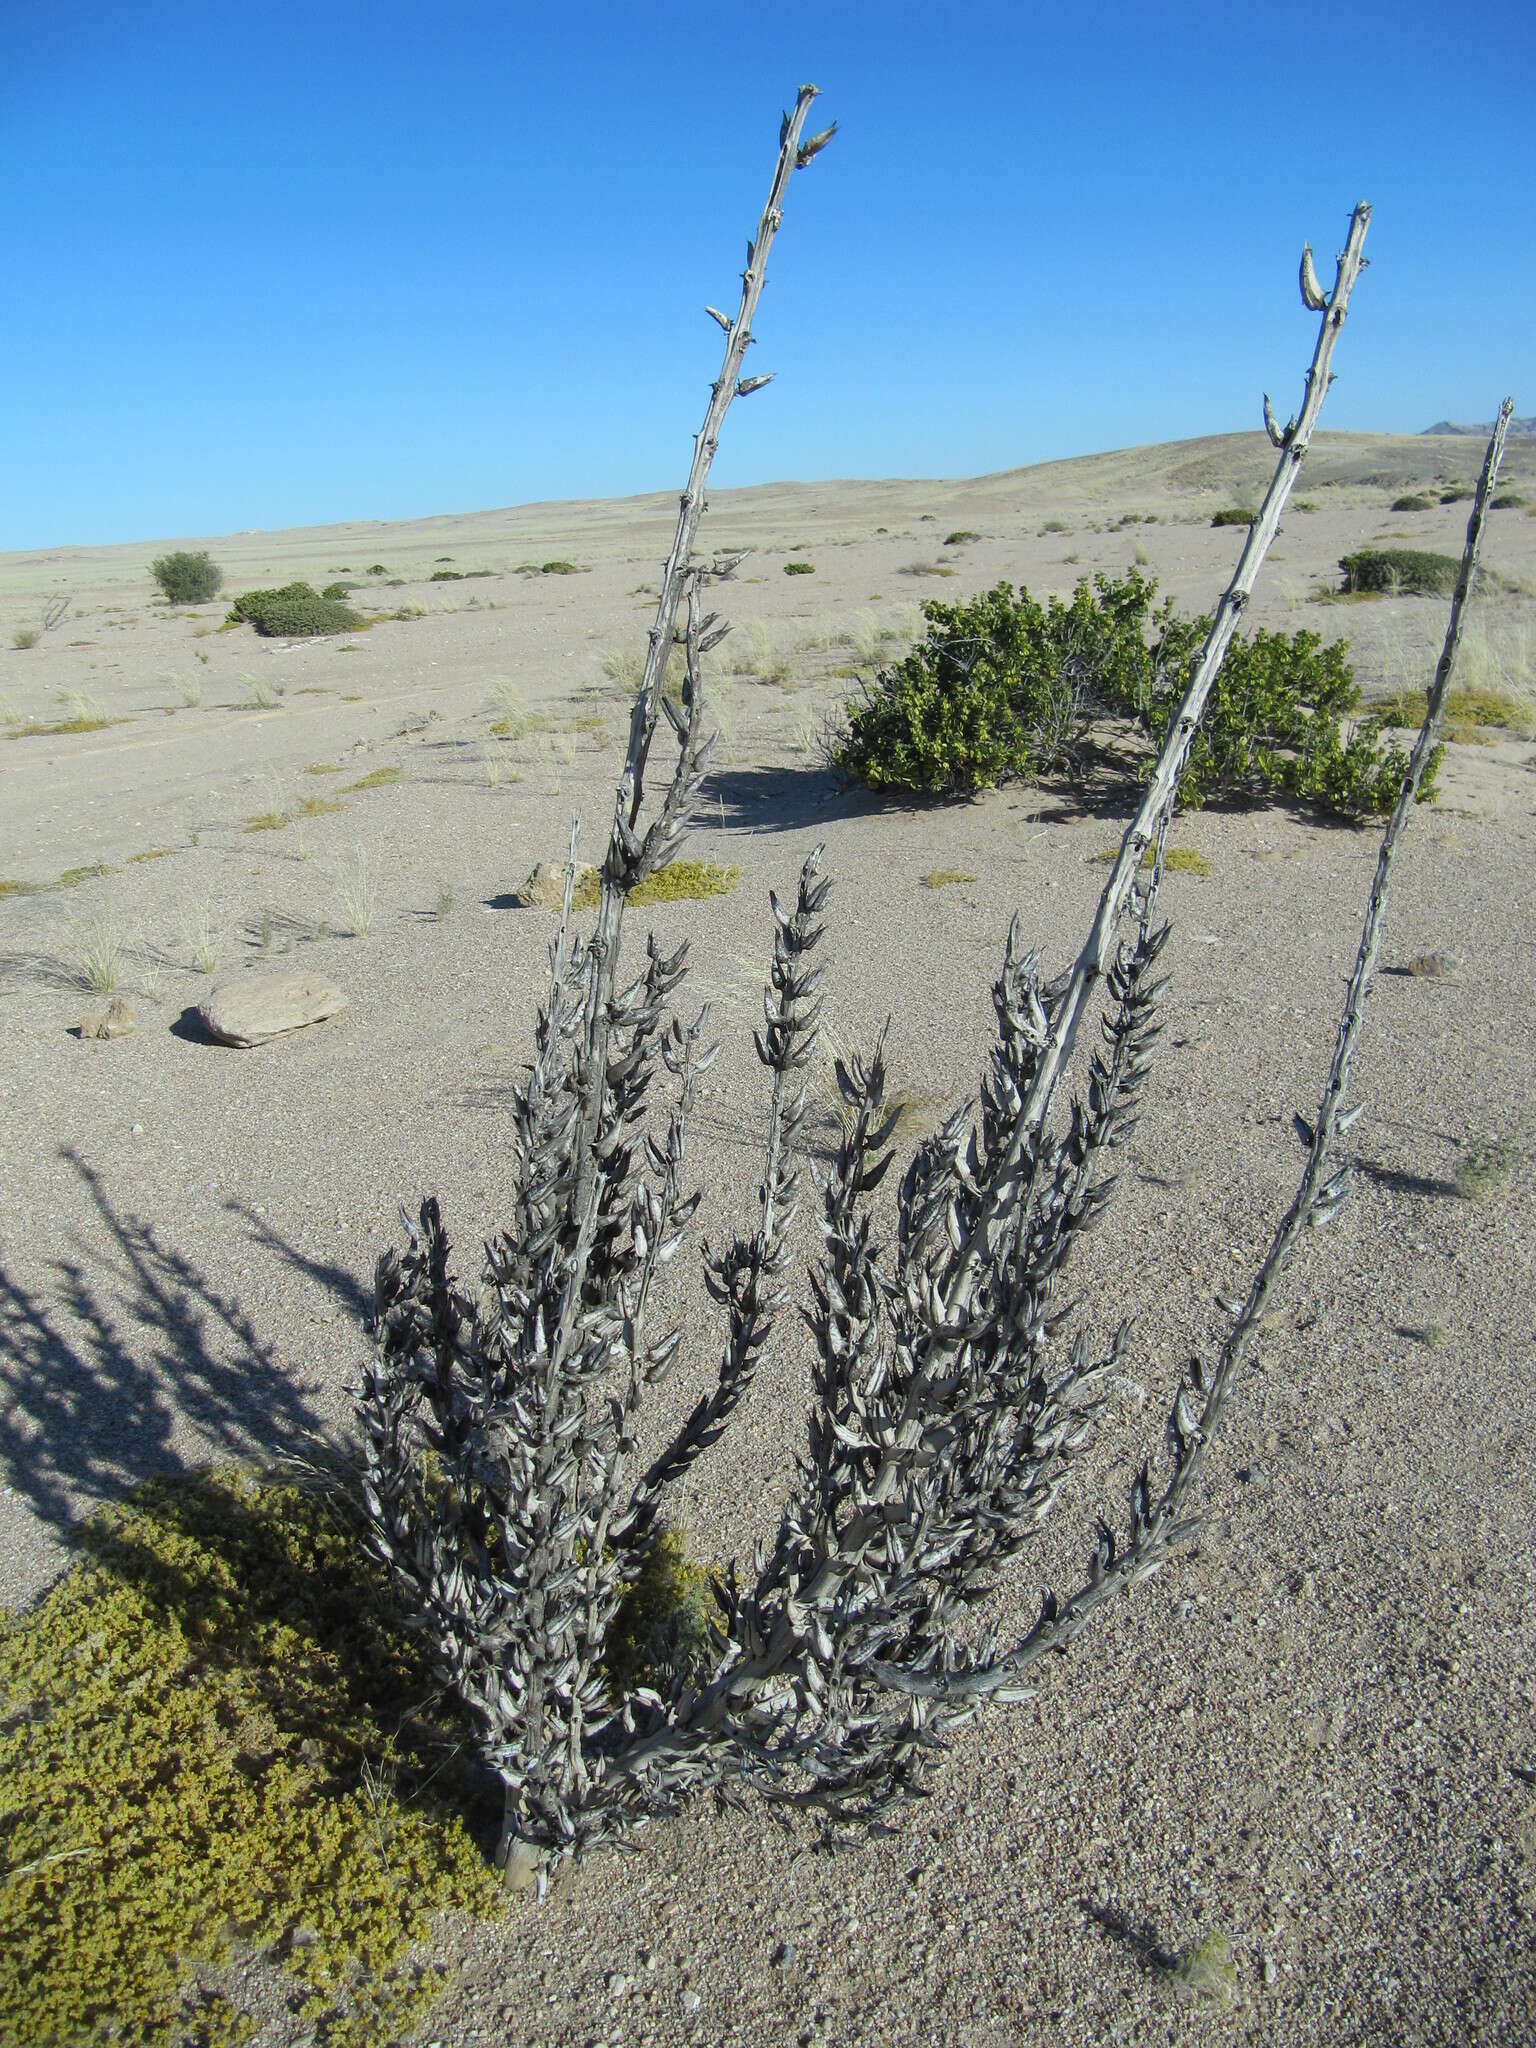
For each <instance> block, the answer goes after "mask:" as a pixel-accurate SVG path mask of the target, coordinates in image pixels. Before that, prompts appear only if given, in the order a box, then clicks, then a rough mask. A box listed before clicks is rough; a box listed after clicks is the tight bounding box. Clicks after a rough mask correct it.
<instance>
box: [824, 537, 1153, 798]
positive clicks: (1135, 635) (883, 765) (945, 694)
mask: <svg viewBox="0 0 1536 2048" xmlns="http://www.w3.org/2000/svg"><path fill="white" fill-rule="evenodd" d="M1095 581H1096V589H1091V588H1090V587H1089V584H1088V583H1087V581H1086V579H1085V580H1083V581H1081V582H1079V584H1078V586H1077V589H1076V592H1075V593H1074V595H1073V598H1072V602H1071V603H1070V604H1064V603H1063V602H1062V600H1061V599H1060V598H1057V597H1053V598H1052V599H1051V600H1050V602H1049V604H1048V605H1046V606H1042V605H1040V604H1039V603H1038V602H1037V601H1036V600H1035V599H1034V598H1032V597H1031V596H1030V594H1029V592H1028V591H1027V590H1023V589H1021V590H1019V591H1018V592H1017V594H1015V592H1014V589H1013V586H1012V585H1011V584H1009V583H999V584H998V585H997V586H996V588H995V589H993V590H989V591H987V592H986V593H985V594H984V595H982V596H980V597H975V598H972V599H970V600H969V601H968V602H966V601H962V602H961V603H958V604H945V603H943V602H942V601H941V600H940V599H938V598H928V599H926V600H925V601H924V603H923V605H922V608H921V609H922V614H923V617H924V618H925V619H926V620H927V622H928V637H927V639H926V640H925V641H923V642H921V643H920V644H919V645H918V646H916V647H914V648H913V650H912V652H911V653H910V654H909V655H908V656H907V657H906V659H905V660H904V661H902V662H900V663H898V664H897V666H896V667H895V668H894V669H890V670H886V671H883V672H882V673H881V675H880V677H879V678H878V680H877V681H876V683H875V684H874V685H873V687H872V688H870V689H867V690H866V691H865V693H864V696H863V699H862V701H859V702H857V703H850V704H849V705H848V706H847V707H846V716H847V724H846V727H845V730H844V731H843V733H842V735H841V737H840V738H839V739H838V740H837V742H836V743H835V744H834V748H833V756H832V758H833V760H834V762H835V763H836V765H837V766H838V767H839V768H841V769H843V771H844V772H845V773H847V774H849V775H852V776H855V777H856V778H857V779H858V780H859V781H861V782H867V783H868V784H869V785H870V787H871V788H873V789H910V790H918V791H922V792H924V793H926V794H928V795H935V796H957V795H967V794H970V793H972V792H974V791H976V790H979V789H988V788H990V787H991V786H992V785H993V784H994V783H997V782H1003V781H1007V780H1009V779H1011V778H1015V777H1022V778H1024V779H1030V778H1033V777H1034V776H1036V775H1039V774H1043V773H1045V772H1046V771H1047V770H1048V769H1050V768H1051V767H1053V766H1054V765H1056V763H1057V762H1058V761H1059V760H1061V759H1062V758H1063V757H1064V756H1065V755H1068V754H1070V751H1071V748H1072V745H1073V742H1074V740H1075V738H1076V734H1077V727H1078V725H1079V724H1080V721H1081V716H1082V710H1083V706H1082V703H1081V699H1082V696H1083V691H1084V686H1085V685H1086V684H1087V683H1088V682H1089V681H1090V680H1091V681H1092V682H1093V683H1094V684H1095V686H1096V689H1097V692H1098V694H1100V695H1101V696H1103V697H1105V698H1106V699H1108V700H1112V701H1113V702H1115V703H1116V704H1117V705H1118V704H1120V703H1124V702H1131V701H1136V700H1137V699H1138V698H1139V697H1142V696H1146V695H1147V694H1148V693H1149V692H1150V688H1151V656H1150V654H1149V652H1148V649H1147V646H1146V643H1145V641H1144V639H1143V637H1142V624H1143V621H1144V619H1145V618H1146V616H1147V614H1148V612H1149V611H1150V608H1151V599H1152V593H1153V591H1154V590H1155V588H1156V586H1155V585H1154V584H1151V583H1148V582H1147V581H1146V580H1145V579H1144V578H1143V577H1141V576H1140V575H1138V574H1137V572H1136V571H1135V570H1134V569H1133V570H1132V571H1131V572H1130V574H1129V576H1128V577H1127V578H1126V580H1125V581H1124V582H1123V583H1118V584H1112V583H1111V582H1110V581H1109V580H1108V578H1106V577H1103V576H1100V577H1098V578H1096V579H1095ZM1166 609H1167V608H1165V612H1166ZM1162 617H1163V615H1161V614H1160V615H1159V620H1158V623H1161V621H1162Z"/></svg>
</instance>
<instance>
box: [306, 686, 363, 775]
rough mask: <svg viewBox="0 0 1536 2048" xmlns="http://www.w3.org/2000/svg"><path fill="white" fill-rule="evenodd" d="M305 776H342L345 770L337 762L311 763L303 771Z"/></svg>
mask: <svg viewBox="0 0 1536 2048" xmlns="http://www.w3.org/2000/svg"><path fill="white" fill-rule="evenodd" d="M342 701H343V703H355V702H356V699H355V698H350V697H349V698H343V700H342ZM304 773H305V774H306V775H344V774H345V773H346V770H345V769H344V768H343V767H342V765H341V763H340V762H339V761H311V762H310V764H309V766H308V767H307V768H306V769H305V770H304Z"/></svg>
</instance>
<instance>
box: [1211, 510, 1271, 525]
mask: <svg viewBox="0 0 1536 2048" xmlns="http://www.w3.org/2000/svg"><path fill="white" fill-rule="evenodd" d="M1258 516H1259V515H1258V514H1257V512H1249V511H1246V510H1245V509H1244V508H1243V507H1242V506H1241V505H1226V506H1223V508H1222V510H1221V511H1220V512H1213V513H1212V514H1211V524H1212V526H1252V524H1253V522H1254V520H1255V519H1257V518H1258Z"/></svg>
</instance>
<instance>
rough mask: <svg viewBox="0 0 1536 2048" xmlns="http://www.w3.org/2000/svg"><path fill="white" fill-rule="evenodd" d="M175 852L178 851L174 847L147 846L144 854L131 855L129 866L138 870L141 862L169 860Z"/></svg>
mask: <svg viewBox="0 0 1536 2048" xmlns="http://www.w3.org/2000/svg"><path fill="white" fill-rule="evenodd" d="M175 851H176V849H175V847H174V846H146V847H145V849H144V851H143V852H142V853H130V854H129V856H128V865H129V867H131V868H136V867H138V866H139V864H140V862H141V861H146V860H169V859H170V857H171V855H172V854H173V853H174V852H175Z"/></svg>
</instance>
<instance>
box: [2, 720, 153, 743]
mask: <svg viewBox="0 0 1536 2048" xmlns="http://www.w3.org/2000/svg"><path fill="white" fill-rule="evenodd" d="M127 723H128V721H127V719H126V718H92V717H82V718H61V719H59V720H58V721H57V722H56V723H54V724H51V725H45V724H43V723H42V722H41V721H40V720H38V719H29V720H28V721H27V722H26V723H25V724H24V725H13V726H11V727H10V728H9V729H8V730H7V732H6V735H5V736H6V738H7V739H8V740H47V739H54V738H55V737H57V735H58V734H60V733H66V732H105V731H106V729H107V727H108V726H109V725H126V724H127Z"/></svg>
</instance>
